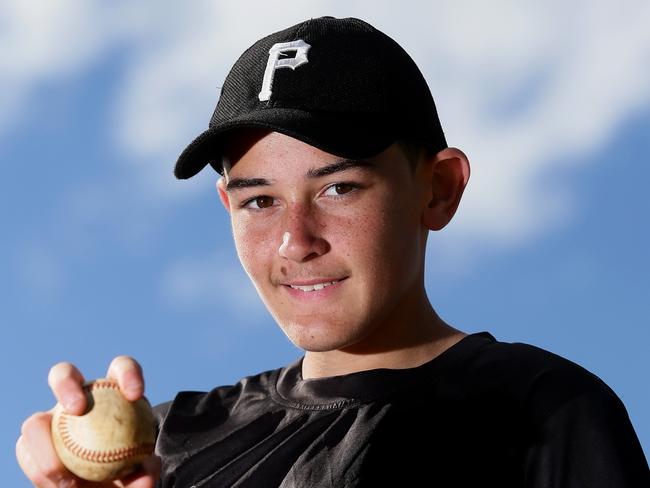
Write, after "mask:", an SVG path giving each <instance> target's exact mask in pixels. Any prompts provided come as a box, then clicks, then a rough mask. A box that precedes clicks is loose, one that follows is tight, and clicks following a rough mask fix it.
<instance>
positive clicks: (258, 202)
mask: <svg viewBox="0 0 650 488" xmlns="http://www.w3.org/2000/svg"><path fill="white" fill-rule="evenodd" d="M272 206H273V197H269V196H267V195H260V196H259V197H255V198H251V199H249V200H246V201H245V202H244V203H243V205H242V207H244V208H251V209H254V210H260V209H263V208H269V207H272Z"/></svg>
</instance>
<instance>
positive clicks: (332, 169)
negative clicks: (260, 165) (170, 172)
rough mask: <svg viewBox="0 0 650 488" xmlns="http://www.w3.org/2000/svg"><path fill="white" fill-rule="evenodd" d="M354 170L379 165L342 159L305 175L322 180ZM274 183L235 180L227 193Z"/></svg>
mask: <svg viewBox="0 0 650 488" xmlns="http://www.w3.org/2000/svg"><path fill="white" fill-rule="evenodd" d="M352 168H362V169H366V170H375V169H376V168H377V165H376V164H375V163H374V162H373V161H369V160H367V159H341V160H339V161H336V162H335V163H332V164H328V165H327V166H323V167H321V168H310V169H309V170H308V171H307V173H306V174H305V177H306V178H308V179H315V178H322V177H323V176H328V175H331V174H334V173H338V172H341V171H346V170H348V169H352ZM273 182H274V180H268V179H266V178H233V179H231V180H230V181H228V183H227V184H226V191H234V190H241V189H243V188H251V187H255V186H269V185H271V184H272V183H273Z"/></svg>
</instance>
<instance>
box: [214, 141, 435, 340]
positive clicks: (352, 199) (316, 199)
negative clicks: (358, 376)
mask: <svg viewBox="0 0 650 488" xmlns="http://www.w3.org/2000/svg"><path fill="white" fill-rule="evenodd" d="M228 153H229V158H230V160H231V161H230V163H231V164H232V167H231V168H230V169H229V170H228V171H227V174H226V176H225V178H222V179H221V180H220V181H219V183H218V189H219V193H220V196H221V198H222V201H223V202H224V205H225V206H226V208H227V209H228V210H229V212H230V215H231V221H232V228H233V234H234V239H235V245H236V248H237V252H238V255H239V258H240V260H241V262H242V265H243V266H244V268H245V270H246V272H247V273H248V275H249V276H250V278H251V279H252V281H253V283H254V284H255V287H256V288H257V291H258V293H259V294H260V297H261V298H262V300H263V301H264V303H265V304H266V306H267V308H268V309H269V311H270V312H271V314H272V315H273V317H274V318H275V320H276V321H277V322H278V324H279V325H280V327H281V328H282V329H283V331H284V332H285V334H286V335H287V336H288V337H289V339H290V340H291V341H292V342H293V343H294V344H295V345H296V346H298V347H300V348H302V349H304V350H307V351H329V350H334V349H355V350H359V351H362V350H363V346H364V344H366V343H368V342H370V341H369V338H370V337H371V336H373V335H375V334H377V333H378V331H379V330H380V329H381V328H382V327H384V326H387V325H386V324H394V323H396V322H398V321H399V317H400V313H401V312H400V310H402V309H406V305H408V302H409V299H412V298H413V297H414V296H415V294H417V293H419V292H420V291H421V287H422V274H423V267H424V250H425V249H424V248H425V245H426V234H427V231H428V229H427V228H426V227H425V226H424V225H423V224H422V219H421V215H422V208H423V206H426V204H427V202H428V199H429V198H430V192H431V187H430V186H429V187H428V189H427V185H426V183H425V182H424V179H423V178H421V177H420V175H419V173H418V171H416V172H415V173H414V172H413V170H412V169H411V168H410V166H409V163H408V161H407V159H406V157H405V155H404V154H403V153H402V151H401V150H400V149H399V148H398V147H397V146H395V145H393V146H391V147H390V148H388V149H387V150H386V151H384V152H383V153H381V154H379V155H378V156H376V157H373V158H371V159H370V160H368V161H367V162H366V164H363V165H356V164H353V163H351V162H348V163H346V162H344V161H343V160H342V158H339V157H337V156H334V155H332V154H329V153H326V152H324V151H321V150H319V149H316V148H314V147H312V146H309V145H307V144H305V143H303V142H300V141H298V140H296V139H293V138H290V137H288V136H285V135H282V134H279V133H275V132H272V133H259V132H258V133H254V132H246V133H243V134H241V135H240V137H239V138H237V139H235V140H234V141H233V142H232V143H231V147H230V149H229V150H228ZM332 282H334V283H333V284H331V283H332ZM327 283H330V284H329V286H325V287H322V284H327ZM315 284H318V285H319V286H316V287H315V289H314V285H315ZM298 286H300V287H303V289H300V288H296V287H298ZM305 287H307V288H305ZM309 289H313V291H308V290H309ZM396 319H398V320H396Z"/></svg>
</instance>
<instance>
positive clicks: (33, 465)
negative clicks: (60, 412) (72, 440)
mask: <svg viewBox="0 0 650 488" xmlns="http://www.w3.org/2000/svg"><path fill="white" fill-rule="evenodd" d="M51 422H52V415H51V414H50V413H49V412H47V413H45V412H39V413H36V414H34V415H32V416H31V417H29V418H28V419H27V420H26V421H25V422H24V423H23V426H22V428H21V436H20V437H19V438H18V442H17V443H16V458H17V460H18V464H19V465H20V467H21V469H22V470H23V471H24V473H25V475H26V476H27V477H28V478H29V480H30V481H31V482H32V483H33V484H34V486H36V487H37V488H61V487H73V486H77V485H76V479H75V478H74V476H73V475H72V474H71V473H70V472H69V471H67V470H66V469H65V467H64V466H63V465H62V464H61V461H59V458H58V456H57V455H56V452H55V451H54V446H53V445H52V436H51V434H50V425H51Z"/></svg>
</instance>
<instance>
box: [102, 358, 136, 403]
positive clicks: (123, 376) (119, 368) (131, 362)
mask: <svg viewBox="0 0 650 488" xmlns="http://www.w3.org/2000/svg"><path fill="white" fill-rule="evenodd" d="M106 377H107V378H111V379H114V380H115V381H117V384H118V385H119V386H120V390H121V391H122V394H123V395H124V396H125V397H126V399H127V400H129V401H135V400H137V399H138V398H140V397H141V396H142V395H144V378H143V377H142V368H141V367H140V364H138V362H137V361H136V360H135V359H133V358H131V357H129V356H118V357H116V358H115V359H113V361H111V364H110V366H109V367H108V372H107V373H106Z"/></svg>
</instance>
